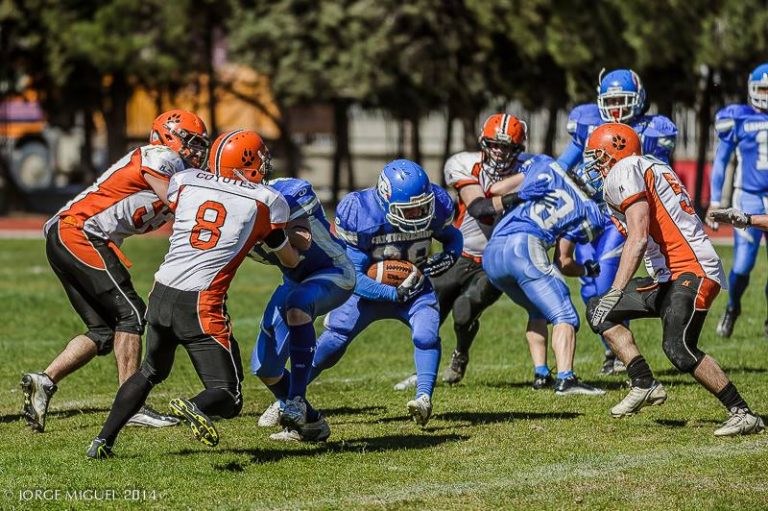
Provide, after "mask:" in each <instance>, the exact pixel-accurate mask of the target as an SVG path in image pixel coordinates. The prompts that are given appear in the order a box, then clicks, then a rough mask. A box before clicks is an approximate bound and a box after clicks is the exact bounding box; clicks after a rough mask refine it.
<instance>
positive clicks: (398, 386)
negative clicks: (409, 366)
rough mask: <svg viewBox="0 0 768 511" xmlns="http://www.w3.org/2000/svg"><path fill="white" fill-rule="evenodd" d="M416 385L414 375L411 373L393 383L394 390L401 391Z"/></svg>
mask: <svg viewBox="0 0 768 511" xmlns="http://www.w3.org/2000/svg"><path fill="white" fill-rule="evenodd" d="M415 386H416V375H415V374H412V375H410V376H409V377H408V378H406V379H404V380H401V381H399V382H397V383H395V390H398V391H403V390H408V389H411V388H413V387H415Z"/></svg>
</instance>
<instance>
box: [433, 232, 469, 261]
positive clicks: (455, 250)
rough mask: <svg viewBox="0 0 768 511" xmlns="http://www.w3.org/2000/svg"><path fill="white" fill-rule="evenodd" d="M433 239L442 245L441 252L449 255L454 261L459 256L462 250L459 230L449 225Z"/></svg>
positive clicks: (461, 238) (462, 243)
mask: <svg viewBox="0 0 768 511" xmlns="http://www.w3.org/2000/svg"><path fill="white" fill-rule="evenodd" d="M434 238H435V239H436V240H437V241H439V242H440V243H442V244H443V252H446V253H449V254H451V255H452V256H453V257H454V259H458V258H459V256H461V249H462V248H464V236H463V235H462V234H461V231H460V230H458V229H457V228H455V227H454V226H452V225H449V226H448V227H446V228H445V229H443V230H442V231H440V232H439V233H438V234H436V235H435V236H434Z"/></svg>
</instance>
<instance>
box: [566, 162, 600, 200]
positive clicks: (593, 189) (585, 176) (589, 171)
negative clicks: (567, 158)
mask: <svg viewBox="0 0 768 511" xmlns="http://www.w3.org/2000/svg"><path fill="white" fill-rule="evenodd" d="M568 175H569V176H570V177H571V179H573V180H574V181H576V184H577V185H579V188H581V191H583V192H584V193H586V194H587V196H588V197H589V198H590V199H592V200H593V201H595V202H597V203H598V204H599V203H602V202H603V185H604V181H603V174H602V173H601V172H600V169H599V166H598V165H596V160H595V159H590V158H587V157H586V156H585V158H584V161H583V162H582V163H581V164H580V165H578V166H576V167H574V168H573V169H571V170H569V171H568Z"/></svg>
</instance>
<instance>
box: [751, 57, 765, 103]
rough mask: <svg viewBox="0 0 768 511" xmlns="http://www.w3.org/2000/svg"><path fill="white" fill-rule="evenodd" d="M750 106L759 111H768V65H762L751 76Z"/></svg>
mask: <svg viewBox="0 0 768 511" xmlns="http://www.w3.org/2000/svg"><path fill="white" fill-rule="evenodd" d="M747 84H748V87H749V104H750V105H752V106H753V107H755V108H757V109H759V110H768V63H766V64H760V65H759V66H757V67H756V68H755V70H754V71H752V72H751V73H750V74H749V80H748V81H747Z"/></svg>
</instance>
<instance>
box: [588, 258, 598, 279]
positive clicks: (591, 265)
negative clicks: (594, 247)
mask: <svg viewBox="0 0 768 511" xmlns="http://www.w3.org/2000/svg"><path fill="white" fill-rule="evenodd" d="M598 275H600V263H598V262H597V261H593V260H592V259H589V260H587V261H584V276H585V277H597V276H598Z"/></svg>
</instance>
